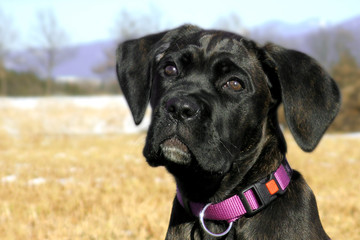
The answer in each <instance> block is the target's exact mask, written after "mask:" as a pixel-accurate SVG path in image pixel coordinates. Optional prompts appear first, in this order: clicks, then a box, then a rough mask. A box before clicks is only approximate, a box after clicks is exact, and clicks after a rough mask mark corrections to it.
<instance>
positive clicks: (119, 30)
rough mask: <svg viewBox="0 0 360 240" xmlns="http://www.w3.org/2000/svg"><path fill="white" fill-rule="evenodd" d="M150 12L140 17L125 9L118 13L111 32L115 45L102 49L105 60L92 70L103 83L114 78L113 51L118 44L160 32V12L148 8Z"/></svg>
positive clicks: (151, 7) (153, 8)
mask: <svg viewBox="0 0 360 240" xmlns="http://www.w3.org/2000/svg"><path fill="white" fill-rule="evenodd" d="M150 12H151V14H142V15H134V14H133V13H131V12H129V11H128V10H125V9H124V10H122V11H121V12H120V14H119V15H118V18H117V20H116V22H115V26H114V28H113V30H112V34H113V36H114V38H115V41H116V44H114V46H113V47H112V48H108V49H104V54H105V56H106V60H105V61H104V62H103V63H101V64H99V65H97V66H95V67H94V68H93V71H94V72H95V73H96V74H98V75H99V76H101V78H102V81H103V82H104V81H105V79H109V80H113V79H111V78H114V72H115V64H116V63H115V61H116V60H115V58H116V56H115V50H116V46H117V44H118V43H119V42H122V41H125V40H128V39H133V38H137V37H140V36H144V35H146V34H150V33H155V32H158V31H160V21H161V17H160V16H161V14H160V12H159V11H158V9H156V8H155V7H153V6H150Z"/></svg>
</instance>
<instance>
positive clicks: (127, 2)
mask: <svg viewBox="0 0 360 240" xmlns="http://www.w3.org/2000/svg"><path fill="white" fill-rule="evenodd" d="M0 9H2V12H4V13H5V14H6V15H7V16H8V17H10V18H11V19H12V20H13V28H15V29H16V31H17V32H18V34H17V35H18V41H19V42H20V43H21V44H25V45H31V44H32V43H31V42H32V36H33V35H32V32H33V31H34V29H35V26H36V13H37V12H38V11H39V10H41V9H42V10H44V9H52V10H53V11H54V12H55V14H56V16H57V18H58V22H59V24H60V25H61V26H62V27H63V28H64V29H65V30H66V31H67V33H68V35H69V38H70V42H71V44H77V43H80V42H91V41H96V40H102V39H108V38H110V37H114V33H112V31H114V29H115V23H116V20H117V19H118V18H119V17H118V15H119V13H120V12H121V10H123V9H126V10H127V11H128V12H130V13H131V14H134V15H142V14H149V13H150V12H151V11H153V10H154V9H157V11H158V12H159V14H160V18H161V21H162V26H161V27H162V28H171V27H175V26H177V25H180V24H183V23H193V24H197V25H200V26H202V27H204V28H211V27H212V26H213V25H214V23H215V22H216V21H217V20H218V19H219V18H220V17H222V16H226V15H229V14H231V13H235V14H237V15H239V17H240V18H241V21H242V24H244V25H245V27H248V28H251V27H254V26H257V25H260V24H263V23H265V22H268V21H274V20H279V21H283V22H286V23H293V24H296V23H301V22H303V21H306V20H309V19H319V20H321V21H323V22H326V23H328V24H335V23H337V22H341V21H343V20H346V19H349V18H351V17H354V16H357V15H360V2H359V0H340V1H339V0H320V1H316V0H302V1H290V0H278V1H270V0H266V1H260V0H251V1H249V0H219V1H210V0H201V1H195V0H181V1H174V0H172V1H169V0H158V1H155V0H152V1H151V0H147V1H144V0H142V1H141V0H101V1H94V0H31V1H30V0H2V1H1V2H0ZM125 21H126V20H125Z"/></svg>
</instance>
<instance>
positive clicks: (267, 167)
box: [175, 137, 285, 202]
mask: <svg viewBox="0 0 360 240" xmlns="http://www.w3.org/2000/svg"><path fill="white" fill-rule="evenodd" d="M284 154H285V153H283V152H282V151H281V150H280V148H279V142H278V139H277V138H275V137H269V138H267V140H266V142H265V143H264V146H263V147H262V151H261V152H260V153H253V155H249V156H248V159H244V160H243V161H249V162H253V164H252V165H251V167H249V169H244V167H243V166H244V165H245V164H241V163H242V161H239V164H234V165H233V166H232V168H231V170H230V171H229V172H228V173H227V174H226V175H225V176H217V175H211V174H209V176H207V177H206V178H203V179H199V178H196V177H197V176H182V177H175V180H176V185H177V188H178V190H179V191H180V193H181V194H182V196H183V197H184V199H186V200H188V201H192V202H221V201H223V200H224V199H226V198H228V197H230V196H232V195H234V194H236V193H238V192H240V191H241V190H242V189H244V188H245V187H247V186H249V185H251V184H253V183H255V182H257V181H259V180H260V179H262V178H264V177H266V176H267V175H269V174H270V173H271V172H273V171H275V170H276V169H277V168H278V166H279V165H280V163H281V162H282V161H283V159H284ZM242 173H243V174H242Z"/></svg>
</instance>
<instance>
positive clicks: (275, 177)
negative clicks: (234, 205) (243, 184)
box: [239, 158, 292, 217]
mask: <svg viewBox="0 0 360 240" xmlns="http://www.w3.org/2000/svg"><path fill="white" fill-rule="evenodd" d="M291 176H292V169H291V168H290V165H289V163H288V162H287V160H286V158H284V160H283V162H282V163H281V165H280V167H279V168H278V169H277V170H276V171H275V172H273V173H271V174H270V175H268V176H267V177H266V178H263V179H261V180H260V181H258V182H257V183H255V184H253V185H251V186H249V187H247V188H246V189H245V190H243V191H241V193H239V197H240V199H241V201H242V203H243V205H244V208H245V209H246V214H245V216H246V217H252V216H254V215H255V214H256V213H258V212H259V211H261V210H262V209H263V208H265V207H266V206H267V205H268V204H269V203H270V202H272V201H273V200H275V199H276V198H277V197H278V196H279V195H283V194H284V193H285V192H286V189H287V186H288V184H289V182H290V179H291ZM249 190H252V191H253V193H254V194H255V197H256V200H257V202H258V205H259V207H258V208H256V209H253V208H252V207H251V206H250V204H249V202H248V200H247V198H246V197H245V194H244V193H245V192H247V191H249Z"/></svg>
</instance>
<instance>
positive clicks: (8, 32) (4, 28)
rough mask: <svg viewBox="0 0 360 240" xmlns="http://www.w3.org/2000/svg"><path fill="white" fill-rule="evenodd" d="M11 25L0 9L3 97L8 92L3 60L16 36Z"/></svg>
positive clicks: (0, 69) (0, 77)
mask: <svg viewBox="0 0 360 240" xmlns="http://www.w3.org/2000/svg"><path fill="white" fill-rule="evenodd" d="M11 23H12V22H11V18H10V17H9V16H7V15H5V13H4V12H3V11H2V10H1V9H0V81H1V85H0V88H1V92H0V94H1V95H3V96H6V95H7V92H8V82H7V71H6V68H5V59H6V57H7V56H8V54H9V48H10V47H11V45H12V44H13V43H14V39H15V36H16V34H15V31H14V30H13V28H12V24H11Z"/></svg>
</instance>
